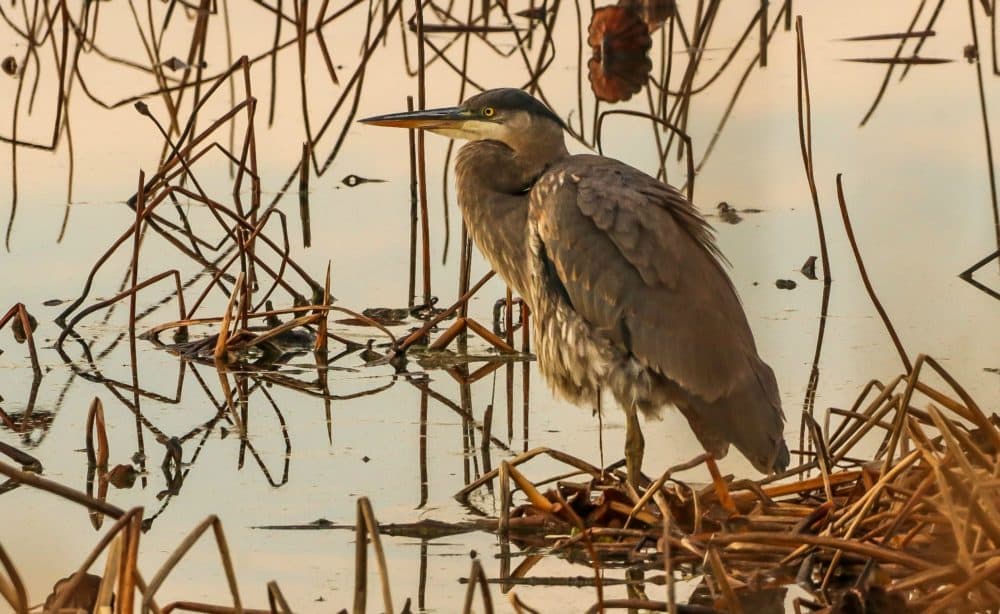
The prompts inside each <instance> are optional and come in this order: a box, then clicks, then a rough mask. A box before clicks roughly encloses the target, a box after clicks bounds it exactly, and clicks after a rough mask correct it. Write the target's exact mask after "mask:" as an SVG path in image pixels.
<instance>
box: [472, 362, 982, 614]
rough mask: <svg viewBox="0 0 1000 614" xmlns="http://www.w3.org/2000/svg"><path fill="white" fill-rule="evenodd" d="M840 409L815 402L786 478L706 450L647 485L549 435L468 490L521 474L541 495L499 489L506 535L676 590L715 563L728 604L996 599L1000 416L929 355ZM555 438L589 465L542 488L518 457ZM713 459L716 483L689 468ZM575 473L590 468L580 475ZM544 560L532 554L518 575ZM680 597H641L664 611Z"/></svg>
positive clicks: (521, 485) (709, 578) (920, 607)
mask: <svg viewBox="0 0 1000 614" xmlns="http://www.w3.org/2000/svg"><path fill="white" fill-rule="evenodd" d="M930 370H932V371H934V372H936V374H937V375H939V376H940V378H941V379H942V380H943V381H944V382H946V383H947V384H948V385H949V386H950V387H951V389H952V392H951V393H950V394H948V393H945V392H942V391H941V390H940V389H938V388H937V387H935V386H933V385H932V384H930V383H928V382H927V381H926V380H927V379H928V378H926V377H923V376H922V372H924V373H925V372H926V371H930ZM869 397H873V398H869ZM918 397H921V398H923V399H924V401H925V403H923V404H922V407H920V405H921V404H920V403H918V402H917V398H918ZM834 416H836V417H837V418H838V419H839V424H838V425H837V427H836V429H834V430H833V431H832V432H830V430H829V428H827V429H825V430H824V429H822V428H821V427H820V426H819V425H818V424H817V423H816V422H814V421H812V420H811V419H810V418H809V417H808V415H805V416H804V419H805V420H806V422H807V424H808V425H809V433H810V437H811V439H812V444H813V447H814V448H815V452H813V453H811V454H810V456H811V458H810V460H808V462H805V463H803V464H802V465H801V466H799V467H797V468H795V469H792V470H790V471H788V472H786V474H785V475H784V476H779V479H775V478H768V479H764V480H760V481H749V480H733V478H732V476H728V477H723V476H721V475H720V474H719V471H718V469H717V468H716V465H715V461H714V459H712V457H711V456H709V455H703V456H700V457H698V458H696V459H694V460H693V461H690V462H688V463H684V464H681V465H678V466H676V467H672V468H670V469H668V470H667V471H665V472H664V473H663V474H662V475H661V476H660V477H659V478H658V479H656V480H655V481H649V480H647V481H646V483H645V485H644V486H643V487H641V488H639V490H638V491H636V490H633V489H632V488H631V487H630V486H629V485H628V484H627V483H626V481H625V479H624V476H623V475H621V472H619V471H614V470H610V469H609V470H600V469H598V468H596V467H593V466H591V465H589V464H587V463H585V462H583V461H581V460H580V459H576V458H573V457H569V456H568V455H565V454H563V453H559V452H554V451H551V450H545V449H536V450H532V451H530V452H527V453H525V454H522V455H520V456H518V457H516V458H514V459H512V460H511V461H510V462H504V464H503V465H502V466H501V468H500V469H498V470H496V471H494V472H493V473H491V474H488V475H485V476H483V478H482V479H481V480H479V481H478V482H475V483H473V484H471V485H470V486H469V487H468V488H466V489H464V490H463V491H462V492H460V493H459V495H458V496H459V498H460V499H462V500H467V497H468V495H469V493H470V492H472V491H474V490H476V489H477V488H479V487H481V486H482V485H483V484H484V483H486V482H488V481H490V480H493V479H499V482H500V486H499V488H500V493H501V494H500V498H501V501H502V502H506V501H510V497H511V492H512V490H515V488H514V486H513V485H511V484H510V482H511V481H512V482H514V484H516V489H519V490H520V491H521V492H523V494H524V496H525V497H526V498H527V502H525V503H523V504H521V505H519V506H517V507H514V508H513V509H510V508H509V507H508V506H507V505H505V504H504V503H501V514H502V515H501V517H500V518H499V520H498V526H499V531H500V533H501V534H502V535H508V536H509V537H510V538H511V539H515V540H517V539H519V538H520V539H524V540H526V542H525V543H530V544H532V545H534V546H535V547H536V548H541V550H539V551H538V552H539V554H541V553H542V552H544V553H547V554H560V555H562V556H566V557H568V558H571V559H573V560H581V561H586V562H588V563H589V564H591V565H593V566H594V567H595V569H596V568H600V567H603V566H629V567H636V566H638V567H639V568H642V569H646V570H650V569H662V570H664V575H665V577H664V578H662V579H661V580H662V582H663V583H665V584H667V585H668V586H670V587H671V588H670V589H669V590H670V591H671V592H672V590H673V582H674V572H675V571H676V570H677V569H678V568H683V569H685V570H687V571H688V572H689V573H692V574H698V573H703V574H705V581H706V583H708V587H709V589H710V592H711V594H712V595H713V596H714V597H715V603H714V607H716V608H718V609H720V610H724V611H733V612H736V611H742V610H741V606H740V603H741V600H742V599H743V598H744V596H746V595H750V594H752V593H754V592H756V591H760V590H764V589H768V588H774V587H780V586H784V585H786V584H788V583H790V582H793V581H794V582H795V583H797V584H798V585H799V586H800V587H801V588H803V589H804V590H805V591H807V592H808V593H810V594H811V595H812V598H811V599H808V600H807V599H806V598H801V597H800V598H798V599H797V603H798V606H797V607H803V608H807V609H809V610H816V611H820V610H822V611H825V612H846V611H858V610H855V609H850V608H851V607H855V606H859V607H861V608H865V607H873V606H872V604H873V603H881V604H883V605H884V604H890V605H891V607H892V608H894V609H891V610H881V611H904V610H910V611H930V612H942V611H949V608H954V607H956V606H959V605H960V606H961V608H963V609H962V611H970V612H971V611H980V610H989V609H991V608H996V607H997V605H998V604H1000V584H998V578H1000V556H998V554H997V553H998V552H1000V550H998V548H1000V479H998V478H1000V473H998V467H1000V418H998V416H997V415H996V414H991V415H990V416H987V415H986V414H985V413H984V412H983V411H982V410H981V409H980V408H979V406H978V405H977V404H976V403H975V401H973V399H972V398H971V397H970V396H969V395H968V394H967V393H966V392H965V391H964V390H963V389H962V388H961V386H959V384H958V383H957V382H956V381H955V380H954V379H953V378H952V377H951V376H950V375H949V374H948V373H947V372H946V371H945V370H944V369H942V368H941V366H940V365H939V364H938V363H937V362H936V361H935V360H933V359H932V358H930V357H928V356H920V357H918V358H917V360H916V361H915V364H914V368H913V370H912V371H911V372H910V373H909V375H906V376H898V377H896V378H894V379H893V380H892V381H890V382H889V383H888V384H882V383H881V382H879V381H874V380H873V381H872V382H870V383H869V384H868V385H867V386H865V388H864V390H863V391H862V393H861V395H860V396H859V397H858V398H857V399H856V401H855V403H854V405H853V406H852V407H851V409H850V410H839V409H831V410H830V412H829V414H828V416H827V418H828V420H827V424H828V425H829V422H830V419H831V418H832V417H834ZM872 449H874V450H875V452H874V454H870V453H869V452H870V451H871V450H872ZM541 453H546V454H548V455H550V456H552V457H553V458H555V459H557V460H560V461H562V462H565V463H567V464H569V465H571V466H572V467H574V469H575V470H576V471H575V472H574V473H572V474H568V475H566V476H562V477H561V478H559V479H557V480H556V484H555V487H552V488H550V489H548V490H547V491H545V492H544V493H542V492H541V491H540V490H539V486H536V485H535V484H533V483H532V482H530V481H529V480H528V479H527V478H525V477H524V475H523V474H521V472H520V471H519V470H518V469H516V466H517V465H519V464H520V463H523V462H525V461H527V460H530V459H531V458H533V457H535V456H537V455H538V454H541ZM700 465H704V466H705V467H706V468H707V469H708V471H709V474H710V475H711V476H712V482H711V483H710V484H708V485H705V486H699V485H694V484H690V483H687V482H685V481H683V480H681V479H680V478H678V477H677V474H678V473H679V472H681V471H683V470H688V469H692V468H694V467H696V466H700ZM808 472H814V475H811V476H810V475H809V473H808ZM572 475H583V476H584V477H589V479H588V480H587V481H585V482H573V481H569V480H570V478H571V476H572ZM789 478H795V479H789ZM538 529H541V530H543V531H544V533H545V537H544V538H539V537H538V536H537V535H535V536H533V537H531V538H530V539H528V537H527V536H526V532H527V531H531V532H535V533H537V531H538ZM538 560H540V556H534V557H529V558H528V559H526V560H525V562H523V563H522V564H521V565H520V566H519V567H518V568H517V569H515V570H514V571H513V572H511V574H510V576H511V578H515V579H516V578H521V577H523V576H524V575H525V574H527V573H528V570H529V569H530V568H531V566H532V565H534V564H535V563H536V562H537V561H538ZM501 581H506V582H511V580H510V579H501ZM596 582H597V583H599V582H600V576H599V575H598V577H597V579H596ZM646 582H654V583H656V580H655V579H654V580H651V579H650V578H646ZM670 602H671V600H669V599H668V600H666V601H663V602H657V603H655V604H647V605H646V606H643V607H650V608H651V609H658V610H664V611H665V610H666V609H668V608H669V606H670ZM636 607H638V606H636ZM861 611H866V610H864V609H862V610H861ZM876 611H880V610H876Z"/></svg>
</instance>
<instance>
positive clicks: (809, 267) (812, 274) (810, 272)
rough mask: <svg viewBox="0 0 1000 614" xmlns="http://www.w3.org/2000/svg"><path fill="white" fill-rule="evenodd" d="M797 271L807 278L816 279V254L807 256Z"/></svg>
mask: <svg viewBox="0 0 1000 614" xmlns="http://www.w3.org/2000/svg"><path fill="white" fill-rule="evenodd" d="M799 272H800V273H802V274H803V275H805V276H806V278H808V279H816V256H809V258H807V259H806V261H805V264H803V265H802V268H801V269H799Z"/></svg>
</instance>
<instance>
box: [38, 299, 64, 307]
mask: <svg viewBox="0 0 1000 614" xmlns="http://www.w3.org/2000/svg"><path fill="white" fill-rule="evenodd" d="M65 302H66V300H65V299H61V298H50V299H49V300H47V301H45V302H43V303H42V304H43V305H45V306H46V307H56V306H58V305H62V304H63V303H65Z"/></svg>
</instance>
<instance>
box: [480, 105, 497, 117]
mask: <svg viewBox="0 0 1000 614" xmlns="http://www.w3.org/2000/svg"><path fill="white" fill-rule="evenodd" d="M496 113H497V112H496V109H494V108H493V107H483V117H493V116H494V115H496Z"/></svg>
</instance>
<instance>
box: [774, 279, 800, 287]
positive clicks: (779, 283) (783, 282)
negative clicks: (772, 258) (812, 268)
mask: <svg viewBox="0 0 1000 614" xmlns="http://www.w3.org/2000/svg"><path fill="white" fill-rule="evenodd" d="M774 285H775V286H776V287H777V288H778V289H779V290H794V289H795V287H796V286H798V284H797V283H795V281H794V280H791V279H778V280H775V282H774Z"/></svg>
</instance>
